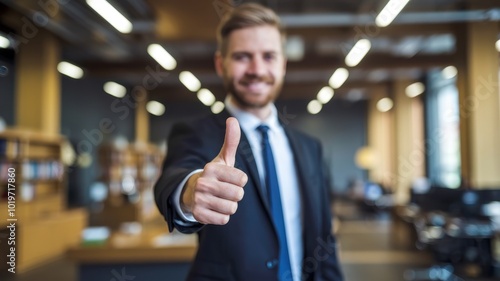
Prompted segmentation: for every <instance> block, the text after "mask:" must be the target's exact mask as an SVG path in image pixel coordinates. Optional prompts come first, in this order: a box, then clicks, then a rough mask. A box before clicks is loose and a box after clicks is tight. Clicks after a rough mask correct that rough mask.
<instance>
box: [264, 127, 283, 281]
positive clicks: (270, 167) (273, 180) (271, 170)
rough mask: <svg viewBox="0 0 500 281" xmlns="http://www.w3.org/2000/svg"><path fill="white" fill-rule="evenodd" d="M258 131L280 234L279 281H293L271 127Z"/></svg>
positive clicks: (275, 220) (270, 197)
mask: <svg viewBox="0 0 500 281" xmlns="http://www.w3.org/2000/svg"><path fill="white" fill-rule="evenodd" d="M257 130H258V131H260V132H261V134H262V156H263V161H264V167H265V169H266V187H267V193H268V196H269V204H270V205H271V214H272V216H273V220H274V225H275V226H276V230H277V232H278V239H279V246H280V247H279V249H280V252H279V255H280V256H279V264H278V280H280V281H285V280H286V281H288V280H292V267H291V265H290V257H289V255H288V244H287V242H286V232H285V220H284V218H283V208H282V207H281V196H280V189H279V184H278V175H277V174H276V166H275V164H274V157H273V151H272V150H271V145H270V144H269V136H268V134H267V132H268V131H269V127H268V126H266V125H260V126H259V127H257Z"/></svg>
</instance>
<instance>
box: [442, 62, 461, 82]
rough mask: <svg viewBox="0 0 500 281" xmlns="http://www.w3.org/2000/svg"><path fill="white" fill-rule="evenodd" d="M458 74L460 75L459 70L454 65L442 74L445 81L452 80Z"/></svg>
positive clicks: (446, 68)
mask: <svg viewBox="0 0 500 281" xmlns="http://www.w3.org/2000/svg"><path fill="white" fill-rule="evenodd" d="M457 73H458V70H457V68H456V67H454V66H453V65H450V66H447V67H445V68H444V69H443V70H442V71H441V74H442V75H443V78H444V79H451V78H453V77H455V76H457Z"/></svg>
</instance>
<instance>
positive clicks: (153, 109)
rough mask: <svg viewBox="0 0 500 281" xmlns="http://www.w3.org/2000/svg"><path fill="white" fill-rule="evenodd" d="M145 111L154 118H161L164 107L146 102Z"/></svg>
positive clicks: (153, 101) (157, 103) (155, 102)
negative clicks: (154, 116)
mask: <svg viewBox="0 0 500 281" xmlns="http://www.w3.org/2000/svg"><path fill="white" fill-rule="evenodd" d="M146 110H147V111H148V112H149V113H151V114H153V115H156V116H162V115H163V113H165V106H164V105H163V104H161V103H159V102H157V101H155V100H152V101H148V103H147V104H146Z"/></svg>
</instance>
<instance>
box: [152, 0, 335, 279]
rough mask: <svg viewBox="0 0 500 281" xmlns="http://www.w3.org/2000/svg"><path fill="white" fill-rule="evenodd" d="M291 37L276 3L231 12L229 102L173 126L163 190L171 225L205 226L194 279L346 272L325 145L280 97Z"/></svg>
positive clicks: (226, 34)
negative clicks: (294, 122) (293, 121)
mask: <svg viewBox="0 0 500 281" xmlns="http://www.w3.org/2000/svg"><path fill="white" fill-rule="evenodd" d="M284 43H285V35H284V31H283V29H282V27H281V25H280V20H279V18H278V17H277V15H276V14H275V13H274V12H273V11H271V10H270V9H267V8H265V7H262V6H260V5H257V4H243V5H241V6H239V7H237V8H236V9H234V10H233V11H231V12H230V13H229V14H227V15H226V16H225V18H224V19H223V20H222V21H221V23H220V26H219V30H218V44H219V45H218V51H217V53H216V55H215V67H216V70H217V73H218V75H219V76H221V77H222V78H223V80H224V85H225V88H226V89H227V91H228V95H227V98H226V110H225V111H223V112H222V113H220V114H218V115H211V116H208V117H205V118H202V119H198V120H197V121H195V122H192V123H189V124H179V125H176V126H174V128H173V129H172V132H171V133H170V137H169V152H168V155H167V158H166V159H165V163H164V168H163V174H162V176H161V177H160V179H159V180H158V182H157V184H156V186H155V198H156V203H157V205H158V208H159V210H160V211H161V212H162V214H163V215H164V217H165V220H166V221H167V223H168V226H169V229H170V230H171V231H172V230H173V228H177V229H178V230H179V231H181V232H183V233H193V232H197V233H198V235H199V247H198V253H197V255H196V258H195V260H194V262H193V265H192V267H191V270H190V273H189V276H188V280H235V281H236V280H237V281H247V280H248V281H270V280H280V281H282V280H293V281H298V280H333V281H340V280H342V274H341V271H340V266H339V264H338V261H337V256H336V244H335V239H334V237H333V235H332V234H331V229H332V228H331V214H330V202H329V200H328V198H329V188H328V184H327V181H326V180H325V178H326V175H325V174H324V170H323V169H322V168H323V167H322V157H321V146H320V144H319V142H318V141H316V140H314V139H313V138H311V137H308V136H306V135H304V134H302V133H299V132H297V131H295V130H293V129H291V128H288V127H286V126H284V125H283V124H281V123H280V122H279V120H278V115H277V110H276V108H275V106H274V104H273V102H274V100H275V99H276V97H277V96H278V94H279V92H280V90H281V87H282V84H283V80H284V75H285V67H286V59H285V57H284V53H283V47H284ZM230 116H232V117H230ZM240 125H241V129H240Z"/></svg>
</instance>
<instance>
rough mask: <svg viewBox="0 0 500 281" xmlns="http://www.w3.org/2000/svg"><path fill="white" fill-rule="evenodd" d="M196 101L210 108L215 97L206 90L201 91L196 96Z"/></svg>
mask: <svg viewBox="0 0 500 281" xmlns="http://www.w3.org/2000/svg"><path fill="white" fill-rule="evenodd" d="M196 96H197V97H198V99H199V100H200V101H201V102H202V103H203V104H204V105H206V106H211V105H212V104H214V102H215V96H214V94H212V92H210V90H208V89H201V90H199V91H198V94H197V95H196Z"/></svg>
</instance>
